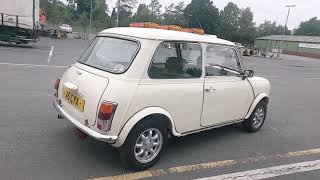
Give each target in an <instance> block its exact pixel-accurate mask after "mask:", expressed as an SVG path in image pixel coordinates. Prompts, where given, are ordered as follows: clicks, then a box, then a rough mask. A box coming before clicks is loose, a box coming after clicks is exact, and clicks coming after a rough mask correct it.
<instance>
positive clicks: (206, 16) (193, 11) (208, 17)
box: [184, 0, 220, 34]
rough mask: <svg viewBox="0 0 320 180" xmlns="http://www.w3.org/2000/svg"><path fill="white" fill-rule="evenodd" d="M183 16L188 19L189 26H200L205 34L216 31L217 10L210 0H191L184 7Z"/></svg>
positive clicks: (217, 24)
mask: <svg viewBox="0 0 320 180" xmlns="http://www.w3.org/2000/svg"><path fill="white" fill-rule="evenodd" d="M184 16H185V17H186V19H189V21H188V22H187V24H188V25H189V27H192V28H201V27H202V28H203V29H204V31H205V32H206V33H207V34H217V33H218V28H219V23H220V22H219V10H218V8H216V7H215V6H214V5H213V3H212V2H211V1H210V0H192V1H191V3H190V4H188V5H187V7H186V8H185V10H184ZM188 17H190V18H188Z"/></svg>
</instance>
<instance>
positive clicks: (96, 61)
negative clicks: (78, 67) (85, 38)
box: [79, 37, 139, 74]
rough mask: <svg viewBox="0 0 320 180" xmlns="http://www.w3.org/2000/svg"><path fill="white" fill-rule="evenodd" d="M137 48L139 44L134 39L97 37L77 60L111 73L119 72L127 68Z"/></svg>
mask: <svg viewBox="0 0 320 180" xmlns="http://www.w3.org/2000/svg"><path fill="white" fill-rule="evenodd" d="M138 49H139V44H138V43H137V42H135V41H131V40H125V39H118V38H111V37H97V38H95V40H94V41H93V42H92V44H91V45H90V46H89V48H88V49H87V50H86V51H85V52H84V53H83V55H82V56H81V58H80V60H79V62H81V63H83V64H86V65H88V66H91V67H95V68H98V69H101V70H105V71H108V72H111V73H116V74H120V73H123V72H125V71H126V70H127V69H128V68H129V66H130V64H131V62H132V60H133V59H134V57H135V55H136V53H137V51H138Z"/></svg>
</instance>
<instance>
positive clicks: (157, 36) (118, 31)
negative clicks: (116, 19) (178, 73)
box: [99, 27, 235, 46]
mask: <svg viewBox="0 0 320 180" xmlns="http://www.w3.org/2000/svg"><path fill="white" fill-rule="evenodd" d="M108 34H115V35H123V36H131V37H136V38H143V39H153V40H166V41H191V42H204V43H213V44H223V45H229V46H234V45H235V44H234V43H233V42H230V41H227V40H224V39H219V38H217V37H216V36H215V35H199V34H193V33H186V32H181V31H171V30H163V29H151V28H134V27H119V28H110V29H106V30H103V31H101V32H100V33H99V36H106V35H108Z"/></svg>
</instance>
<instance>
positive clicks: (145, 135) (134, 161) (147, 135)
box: [120, 119, 168, 171]
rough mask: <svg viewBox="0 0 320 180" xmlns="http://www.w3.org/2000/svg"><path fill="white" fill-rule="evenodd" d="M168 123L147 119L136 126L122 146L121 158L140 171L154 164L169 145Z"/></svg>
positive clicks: (128, 165)
mask: <svg viewBox="0 0 320 180" xmlns="http://www.w3.org/2000/svg"><path fill="white" fill-rule="evenodd" d="M167 143H168V135H167V125H166V123H164V122H161V121H160V120H158V121H157V120H151V119H145V120H144V121H142V122H141V123H139V124H137V125H136V126H134V128H133V129H132V130H131V132H130V133H129V135H128V137H127V139H126V141H125V143H124V145H123V146H122V147H121V148H120V156H121V160H122V162H123V163H124V165H125V166H127V167H128V168H130V169H132V170H135V171H140V170H144V169H147V168H149V167H151V166H153V165H154V164H155V163H156V162H157V161H158V160H159V158H160V156H161V155H162V154H163V152H164V151H165V149H166V147H167Z"/></svg>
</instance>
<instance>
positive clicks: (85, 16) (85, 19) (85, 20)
mask: <svg viewBox="0 0 320 180" xmlns="http://www.w3.org/2000/svg"><path fill="white" fill-rule="evenodd" d="M79 23H80V24H81V25H82V26H83V32H86V28H87V26H88V24H89V19H88V14H87V13H85V12H83V13H82V14H80V16H79Z"/></svg>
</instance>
